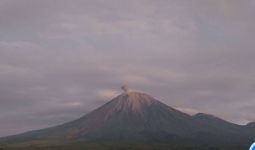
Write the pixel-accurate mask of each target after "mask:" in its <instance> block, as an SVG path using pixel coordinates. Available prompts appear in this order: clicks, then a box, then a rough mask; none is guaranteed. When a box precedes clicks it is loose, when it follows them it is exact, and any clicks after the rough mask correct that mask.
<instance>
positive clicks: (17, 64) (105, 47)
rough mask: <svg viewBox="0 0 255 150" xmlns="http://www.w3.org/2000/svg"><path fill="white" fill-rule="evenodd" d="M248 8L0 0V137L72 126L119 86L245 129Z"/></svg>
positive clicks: (252, 16)
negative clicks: (242, 126)
mask: <svg viewBox="0 0 255 150" xmlns="http://www.w3.org/2000/svg"><path fill="white" fill-rule="evenodd" d="M254 27H255V0H0V136H6V135H11V134H16V133H21V132H24V131H27V130H32V129H40V128H44V127H49V126H52V125H56V124H61V123H63V122H66V121H70V120H73V119H75V118H78V117H80V116H82V115H84V114H86V113H87V112H89V111H91V110H93V109H94V108H96V107H98V106H100V105H102V104H104V103H105V102H107V101H109V100H110V99H111V98H112V97H114V96H115V95H117V94H119V93H121V90H120V87H121V86H122V85H123V84H127V85H129V87H131V88H132V89H136V90H140V91H144V92H146V93H149V94H150V95H152V96H154V97H156V98H157V99H159V100H161V101H162V102H164V103H166V104H168V105H170V106H172V107H175V108H178V109H180V110H182V111H185V112H188V113H190V114H194V113H196V112H204V113H210V114H213V115H216V116H219V117H221V118H224V119H226V120H228V121H231V122H235V123H238V124H246V123H247V122H250V121H255V110H254V108H255V92H254V91H255V68H254V65H255V41H254V39H255V28H254Z"/></svg>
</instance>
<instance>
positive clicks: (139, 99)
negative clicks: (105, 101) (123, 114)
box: [113, 91, 157, 112]
mask: <svg viewBox="0 0 255 150" xmlns="http://www.w3.org/2000/svg"><path fill="white" fill-rule="evenodd" d="M113 100H116V105H115V107H118V108H121V109H131V110H133V111H137V112H141V111H142V109H143V108H145V107H148V106H150V105H151V104H153V103H155V102H157V100H156V99H154V98H153V97H152V96H150V95H148V94H145V93H141V92H134V91H127V92H124V93H122V94H121V95H119V96H117V97H116V98H114V99H113Z"/></svg>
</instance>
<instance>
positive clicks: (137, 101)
mask: <svg viewBox="0 0 255 150" xmlns="http://www.w3.org/2000/svg"><path fill="white" fill-rule="evenodd" d="M124 89H125V88H124ZM253 124H254V123H251V124H248V125H247V126H241V125H237V124H233V123H230V122H227V121H225V120H222V119H220V118H217V117H215V116H212V115H208V114H203V113H198V114H196V115H194V116H190V115H188V114H185V113H183V112H180V111H178V110H176V109H174V108H172V107H170V106H167V105H165V104H164V103H162V102H160V101H158V100H156V99H155V98H153V97H152V96H150V95H148V94H145V93H141V92H134V91H128V90H125V91H124V92H123V93H122V94H121V95H119V96H117V97H115V98H113V99H112V100H111V101H109V102H108V103H106V104H104V105H103V106H101V107H99V108H97V109H95V110H94V111H92V112H90V113H88V114H86V115H85V116H83V117H81V118H79V119H77V120H74V121H71V122H68V123H65V124H62V125H59V126H55V127H51V128H47V129H42V130H37V131H30V132H27V133H24V134H20V135H14V136H10V137H5V138H1V139H0V143H2V144H17V143H23V144H24V143H31V142H33V143H40V142H41V141H51V142H52V141H58V142H60V141H61V142H63V143H68V142H77V141H101V142H102V141H103V142H113V143H115V144H117V143H118V142H126V141H128V142H142V143H167V144H170V145H171V144H174V143H175V144H176V143H183V144H184V145H185V144H191V143H193V144H194V143H196V145H200V147H203V146H202V145H206V144H209V145H214V146H215V145H220V146H221V145H222V144H226V143H227V144H229V145H230V146H248V145H249V144H250V143H251V142H252V140H254V138H255V126H254V125H253Z"/></svg>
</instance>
